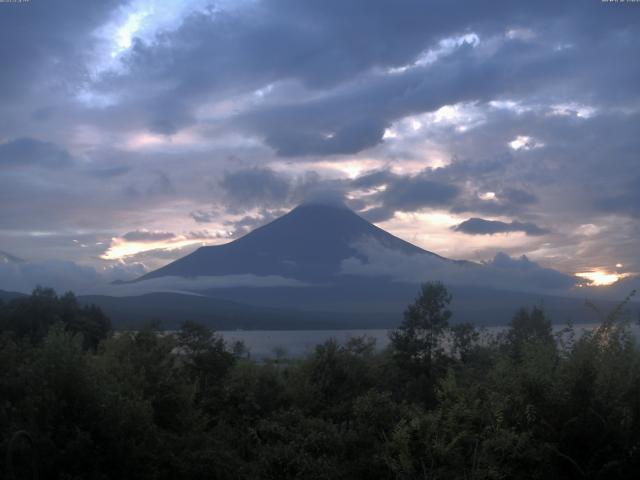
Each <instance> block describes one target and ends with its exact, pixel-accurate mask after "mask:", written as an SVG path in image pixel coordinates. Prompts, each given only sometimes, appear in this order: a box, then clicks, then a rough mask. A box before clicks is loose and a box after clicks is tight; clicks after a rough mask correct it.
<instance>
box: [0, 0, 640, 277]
mask: <svg viewBox="0 0 640 480" xmlns="http://www.w3.org/2000/svg"><path fill="white" fill-rule="evenodd" d="M638 38H640V2H629V1H627V2H621V1H619V2H604V1H601V0H582V1H567V2H563V1H557V0H554V1H544V0H543V1H535V2H534V1H528V2H514V1H507V0H504V1H501V0H493V1H490V2H489V1H487V2H481V1H477V2H465V3H459V2H453V1H450V0H446V1H445V0H440V1H438V0H434V1H425V0H394V1H382V0H367V1H364V0H363V1H355V0H354V1H348V0H318V1H316V0H305V1H299V0H234V1H219V2H215V3H209V2H207V1H205V0H192V1H190V2H184V1H178V0H170V1H169V0H163V1H160V0H131V1H118V0H104V1H101V2H97V3H96V2H86V1H84V2H83V1H77V0H56V1H44V0H31V1H27V2H24V3H5V2H3V3H0V65H2V70H1V74H0V251H1V252H2V253H1V254H0V257H1V258H0V262H4V263H15V262H16V261H17V259H25V260H27V261H28V262H29V264H30V265H32V267H33V268H35V266H37V265H40V266H41V268H42V269H44V270H42V271H49V270H47V268H49V267H51V268H53V269H54V270H56V269H57V270H56V271H59V270H62V271H66V270H65V269H81V270H82V272H84V273H85V274H86V275H88V276H89V277H91V276H94V275H95V274H96V271H97V273H98V274H105V272H106V274H107V275H110V276H112V277H113V278H116V277H118V276H126V275H127V274H129V275H134V274H136V275H137V274H140V273H141V272H142V271H144V269H149V268H155V267H157V266H160V265H163V264H165V263H167V262H169V261H170V260H172V259H174V258H178V257H180V256H183V255H184V254H186V253H188V252H190V251H191V250H193V249H194V248H196V247H197V246H199V245H202V244H219V243H224V242H228V241H230V240H231V239H233V238H236V237H237V236H240V235H242V234H244V233H246V232H247V231H248V230H250V229H252V228H254V227H255V226H257V225H260V224H263V223H265V222H267V221H269V220H271V219H273V218H275V217H276V216H278V215H281V214H282V213H284V212H286V211H287V210H288V209H290V208H292V207H293V206H295V205H296V204H298V203H300V202H303V201H305V200H313V199H314V198H315V199H318V198H343V199H344V200H345V201H346V203H347V204H348V205H349V206H350V207H351V208H353V209H354V210H356V211H358V212H359V213H360V214H361V215H362V216H364V217H365V218H367V219H369V220H370V221H372V222H374V223H376V224H377V225H378V226H380V227H382V228H384V229H386V230H388V231H389V232H391V233H393V234H395V235H397V236H400V237H401V238H403V239H405V240H408V241H410V242H413V243H415V244H416V245H419V246H421V247H423V248H426V249H428V250H431V251H434V252H437V253H439V254H441V255H443V256H447V257H452V258H464V259H470V260H478V261H480V260H487V259H491V258H493V257H494V256H495V255H496V253H497V252H506V253H507V254H508V255H512V256H519V255H522V254H526V255H527V256H528V257H529V258H531V259H533V260H535V261H536V262H538V263H540V264H541V265H543V266H546V267H553V268H555V269H558V270H560V271H563V272H565V273H570V274H576V273H581V274H583V275H585V274H586V275H587V276H589V275H590V276H591V278H593V279H596V281H603V282H608V281H613V280H615V279H616V278H619V277H620V276H624V275H626V274H630V273H637V272H640V255H639V254H640V241H639V240H638V239H639V238H640V61H639V60H638V58H640V54H639V53H638ZM47 265H48V266H49V267H46V266H47ZM127 272H128V273H127ZM585 272H587V273H585ZM589 272H592V273H589ZM593 272H597V273H595V274H594V273H593ZM607 275H608V276H607Z"/></svg>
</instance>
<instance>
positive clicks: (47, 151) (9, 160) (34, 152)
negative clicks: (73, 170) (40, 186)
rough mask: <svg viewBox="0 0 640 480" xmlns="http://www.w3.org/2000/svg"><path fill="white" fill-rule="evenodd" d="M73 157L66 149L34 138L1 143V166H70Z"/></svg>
mask: <svg viewBox="0 0 640 480" xmlns="http://www.w3.org/2000/svg"><path fill="white" fill-rule="evenodd" d="M72 163H73V158H72V157H71V155H70V154H69V152H67V151H66V150H65V149H63V148H61V147H59V146H57V145H55V144H53V143H51V142H43V141H40V140H36V139H34V138H18V139H16V140H11V141H8V142H5V143H0V167H27V166H39V167H44V168H61V167H68V166H70V165H71V164H72Z"/></svg>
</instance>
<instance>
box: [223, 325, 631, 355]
mask: <svg viewBox="0 0 640 480" xmlns="http://www.w3.org/2000/svg"><path fill="white" fill-rule="evenodd" d="M598 325H599V324H595V323H593V324H579V325H575V326H574V329H575V332H576V336H579V335H581V334H582V333H583V332H585V331H588V330H592V329H594V328H595V327H597V326H598ZM505 328H506V327H485V328H483V329H481V332H484V334H485V335H495V334H497V333H499V332H501V331H503V330H505ZM563 328H565V325H554V326H553V330H554V333H555V332H558V331H560V330H562V329H563ZM630 329H631V331H632V332H633V334H634V336H635V338H636V339H640V326H639V325H637V324H633V325H631V327H630ZM390 331H391V330H387V329H379V330H373V329H372V330H229V331H220V332H218V333H220V334H221V335H222V336H223V337H224V339H225V340H226V341H227V342H228V343H233V342H236V341H238V340H240V341H242V342H244V344H245V346H246V347H247V348H248V349H249V352H250V354H251V357H252V358H257V359H264V358H276V357H278V356H280V357H289V358H299V357H302V356H304V355H305V354H307V353H310V352H311V351H313V349H314V348H315V346H316V345H319V344H321V343H323V342H325V341H327V340H329V339H331V338H334V339H336V340H337V341H338V342H339V343H345V342H346V341H348V340H349V338H352V337H362V336H367V337H369V338H374V339H375V340H376V348H377V349H379V350H381V349H383V348H385V347H386V346H387V345H388V344H389V332H390Z"/></svg>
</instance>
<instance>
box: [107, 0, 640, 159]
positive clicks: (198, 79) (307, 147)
mask: <svg viewBox="0 0 640 480" xmlns="http://www.w3.org/2000/svg"><path fill="white" fill-rule="evenodd" d="M627 13H629V12H627ZM549 16H551V17H552V18H554V21H552V22H550V21H549V20H548V18H549ZM632 16H633V14H632V15H628V14H625V13H624V12H621V11H620V10H619V9H617V10H616V9H615V8H606V7H603V5H600V4H598V3H597V2H593V3H588V4H581V5H577V4H574V3H571V2H564V3H558V2H536V3H535V4H533V3H530V2H527V3H516V2H508V1H504V2H503V1H500V2H492V3H491V5H490V6H489V5H486V4H483V3H482V2H476V3H474V5H473V6H471V5H466V6H465V8H459V7H458V6H457V5H456V4H455V3H452V2H440V1H433V2H425V1H419V0H415V1H402V2H393V3H389V2H378V1H376V2H368V3H367V5H366V8H363V5H362V4H360V3H358V2H327V1H312V2H304V3H303V4H302V5H301V4H300V3H299V2H296V1H264V2H249V3H247V4H242V5H240V6H239V7H238V8H236V9H233V10H231V11H220V10H211V11H208V12H198V13H194V14H193V15H191V16H190V17H188V18H187V19H186V20H185V21H184V23H183V24H182V25H181V26H180V28H178V29H177V30H176V31H172V32H164V33H162V34H160V35H158V36H157V37H156V39H155V41H153V42H142V41H137V42H136V43H135V47H134V48H133V51H132V54H131V55H130V56H129V57H128V59H127V65H128V67H129V70H128V72H126V73H125V74H123V75H118V76H115V77H114V76H109V77H107V78H106V79H105V81H104V84H103V88H105V89H107V90H109V89H113V90H115V91H118V90H121V89H127V90H131V91H135V92H136V93H137V94H138V96H139V97H140V98H141V100H140V102H141V103H140V104H139V105H140V107H141V108H143V110H144V111H146V112H149V114H150V115H151V116H150V117H149V119H148V126H149V127H150V128H151V129H153V130H155V131H158V132H160V133H164V134H173V133H175V132H177V131H178V130H179V129H181V128H182V127H184V126H186V125H190V124H193V123H194V122H196V118H195V116H194V115H193V110H194V108H195V107H196V106H197V105H198V104H199V103H200V102H201V101H202V100H204V99H210V100H212V99H216V98H218V99H220V98H224V97H225V96H226V97H229V96H231V95H235V94H239V93H249V92H252V91H254V90H257V89H259V88H262V87H264V86H265V85H273V84H277V83H278V82H283V81H296V82H299V83H300V84H301V85H302V86H303V87H304V89H306V90H311V91H316V92H320V93H321V95H315V94H314V95H311V97H310V98H313V99H312V100H310V99H309V98H306V97H307V96H306V95H305V94H304V92H303V93H302V96H301V97H300V98H297V99H296V98H295V96H294V98H293V101H287V100H288V97H287V96H286V95H284V96H282V97H281V99H280V101H278V102H276V103H275V104H273V103H268V104H267V105H264V106H259V107H256V108H254V109H252V110H250V111H245V112H242V113H241V114H240V115H239V116H238V119H237V120H236V122H234V124H233V125H235V126H236V128H244V129H246V130H247V131H249V132H252V133H253V134H255V135H257V136H259V137H261V138H263V139H264V141H265V142H266V143H267V144H268V145H270V146H271V147H273V148H274V150H275V151H276V152H277V153H278V154H280V155H283V156H299V155H311V154H319V155H328V154H338V153H347V154H348V153H356V152H359V151H361V150H363V149H365V148H368V147H371V146H374V145H376V144H378V143H379V142H380V141H381V140H382V136H383V133H384V130H385V128H386V127H387V126H388V125H389V124H390V123H391V122H393V121H394V120H396V119H398V118H402V117H404V116H406V115H411V114H415V113H420V112H426V111H433V110H435V109H437V108H438V107H440V106H442V105H445V104H451V103H456V102H460V101H472V100H483V99H488V98H490V97H492V96H495V95H497V94H507V93H511V94H517V93H522V92H533V91H545V90H548V89H549V88H553V89H555V91H557V92H563V91H564V90H565V89H566V85H567V83H568V82H567V80H568V79H569V80H570V83H571V85H572V90H573V91H575V85H576V84H578V85H580V89H579V91H581V92H584V93H585V94H587V95H590V96H593V94H594V93H597V94H605V93H606V94H607V95H608V96H611V98H614V97H616V96H617V97H619V96H621V93H620V92H621V90H624V91H625V92H627V94H631V93H633V90H632V88H633V85H634V80H633V78H634V75H633V72H634V71H635V72H637V71H638V68H634V67H632V68H629V67H628V65H629V62H628V61H627V60H628V59H629V58H631V57H627V58H625V57H626V56H627V55H631V52H633V55H635V48H634V47H633V34H632V31H631V29H632V28H633V26H634V22H633V20H632V19H631V18H630V17H632ZM523 19H526V22H524V23H526V24H527V26H528V27H529V28H533V29H534V30H535V29H537V30H539V32H536V33H541V35H538V36H537V37H536V38H535V39H533V40H527V41H525V40H522V39H518V38H511V39H510V40H509V41H506V42H505V41H504V40H505V38H504V34H505V32H506V31H508V30H509V29H510V28H522V23H523ZM612 29H617V32H618V35H617V36H615V37H612V36H606V35H605V33H607V32H609V31H611V30H612ZM468 32H474V33H475V34H478V35H479V36H480V37H481V38H482V42H485V41H486V42H488V44H487V46H486V47H485V46H484V44H483V43H481V47H480V48H477V49H473V48H472V47H471V46H470V45H468V44H465V43H464V42H463V43H462V44H460V45H458V47H459V48H457V49H456V48H455V46H454V47H451V46H450V47H449V50H452V51H453V53H452V52H451V51H447V52H445V53H444V54H442V57H443V58H440V59H439V60H438V61H437V62H435V64H432V65H426V66H420V67H414V68H409V69H407V70H406V71H402V72H399V73H397V74H394V75H389V74H387V73H383V72H384V71H385V70H387V69H389V68H401V67H404V66H406V65H410V64H411V63H412V62H414V61H415V60H416V59H417V58H418V57H419V55H420V54H421V53H422V52H424V51H426V50H428V49H432V50H433V51H437V50H438V49H439V48H440V49H442V48H443V47H442V45H441V44H439V43H438V42H439V41H440V40H442V39H443V38H445V37H455V36H459V35H463V34H465V33H468ZM494 37H495V38H497V39H502V40H501V43H502V44H501V45H500V42H498V43H497V44H498V47H497V48H496V47H495V46H492V45H491V42H492V38H494ZM450 41H451V40H450ZM494 43H496V42H495V41H494ZM612 49H615V51H616V53H617V54H616V56H611V55H608V56H603V54H604V53H605V52H606V51H610V50H612ZM456 50H457V51H456ZM594 51H596V52H597V54H594V53H593V52H594ZM204 58H206V59H207V61H206V62H203V61H202V59H204ZM597 58H599V59H600V61H602V60H603V59H604V61H605V62H607V65H606V66H605V65H600V68H597V69H596V68H594V60H596V59H597ZM625 62H626V63H625ZM505 64H508V65H509V68H504V65H505ZM623 65H627V67H626V68H624V69H620V68H619V67H621V66H623ZM603 71H621V72H624V77H623V76H621V75H618V78H617V79H616V80H617V81H616V85H617V87H616V89H615V94H612V93H611V90H612V89H608V88H607V89H606V90H605V88H606V87H607V86H608V85H609V84H610V79H609V78H605V77H604V76H603V74H602V72H603ZM598 87H601V91H598V92H595V91H594V88H598ZM276 90H277V88H276ZM623 96H625V98H626V97H627V95H623ZM267 98H270V96H269V95H267Z"/></svg>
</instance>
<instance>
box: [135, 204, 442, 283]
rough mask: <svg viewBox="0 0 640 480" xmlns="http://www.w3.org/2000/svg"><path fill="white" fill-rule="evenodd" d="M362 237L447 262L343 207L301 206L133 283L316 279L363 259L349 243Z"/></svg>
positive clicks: (388, 246)
mask: <svg viewBox="0 0 640 480" xmlns="http://www.w3.org/2000/svg"><path fill="white" fill-rule="evenodd" d="M363 239H367V240H374V241H376V242H378V243H379V244H380V245H382V246H384V247H385V248H387V249H390V250H396V251H400V252H402V253H404V254H407V255H414V254H426V255H432V256H434V257H437V258H441V259H443V260H447V259H444V258H443V257H440V256H439V255H436V254H435V253H432V252H428V251H426V250H423V249H422V248H419V247H416V246H415V245H412V244H411V243H409V242H406V241H404V240H402V239H400V238H398V237H395V236H393V235H391V234H390V233H388V232H386V231H384V230H382V229H381V228H378V227H376V226H375V225H373V224H371V223H369V222H368V221H366V220H365V219H363V218H362V217H360V216H359V215H357V214H356V213H355V212H353V211H352V210H350V209H349V208H347V207H346V206H340V205H325V204H303V205H300V206H298V207H296V208H294V209H293V210H291V211H290V212H289V213H287V214H286V215H284V216H282V217H280V218H278V219H276V220H274V221H273V222H271V223H269V224H267V225H264V226H262V227H260V228H257V229H256V230H254V231H252V232H250V233H248V234H247V235H245V236H243V237H241V238H239V239H237V240H234V241H232V242H230V243H227V244H224V245H216V246H208V247H201V248H199V249H198V250H196V251H195V252H193V253H191V254H190V255H187V256H185V257H183V258H181V259H179V260H176V261H174V262H172V263H170V264H168V265H166V266H164V267H162V268H159V269H157V270H154V271H152V272H150V273H148V274H146V275H144V276H142V277H140V278H139V279H138V280H136V281H139V280H148V279H152V278H158V277H163V276H179V277H197V276H215V275H234V274H253V275H279V276H283V277H290V278H295V279H299V280H305V281H321V280H325V279H327V278H330V277H332V276H334V275H336V274H338V273H339V271H340V265H341V262H342V261H343V260H345V259H347V258H351V257H355V258H358V259H360V260H362V261H366V258H364V257H363V256H362V253H360V252H359V251H358V250H357V249H356V248H355V247H354V244H355V243H356V242H358V241H360V240H363Z"/></svg>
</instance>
